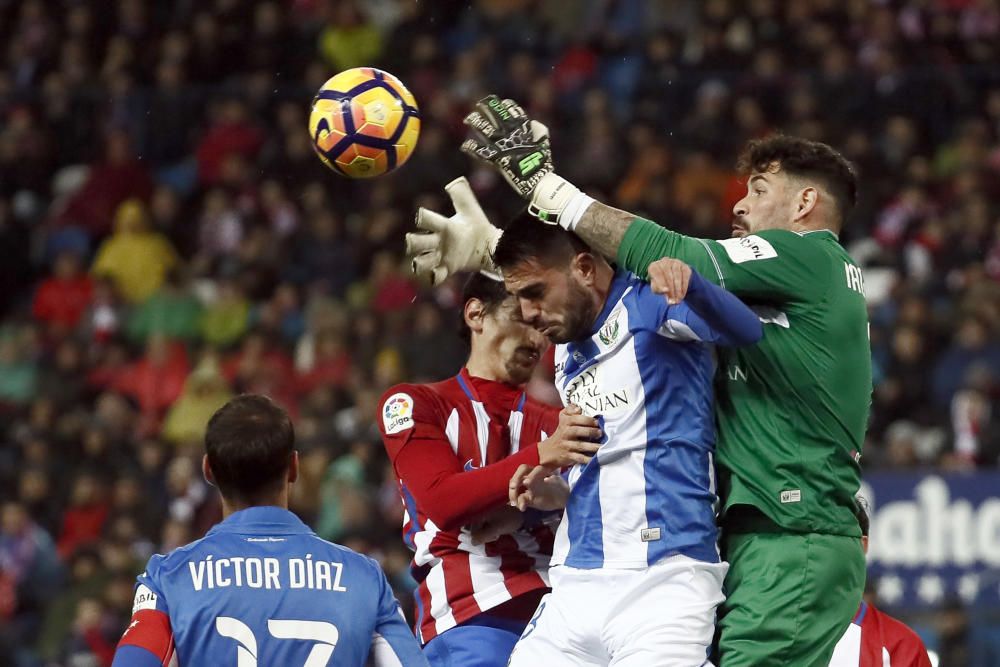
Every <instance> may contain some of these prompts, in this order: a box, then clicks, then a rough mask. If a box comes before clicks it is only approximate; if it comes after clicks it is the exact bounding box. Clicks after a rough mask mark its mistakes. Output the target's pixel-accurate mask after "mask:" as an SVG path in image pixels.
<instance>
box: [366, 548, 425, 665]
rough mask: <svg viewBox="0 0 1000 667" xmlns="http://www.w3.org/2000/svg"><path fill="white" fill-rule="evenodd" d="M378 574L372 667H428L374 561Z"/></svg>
mask: <svg viewBox="0 0 1000 667" xmlns="http://www.w3.org/2000/svg"><path fill="white" fill-rule="evenodd" d="M372 565H373V566H374V567H375V569H376V570H377V571H378V578H379V602H378V618H377V619H376V622H375V633H374V634H373V635H372V645H371V662H372V664H374V665H375V667H410V666H411V665H413V666H415V667H420V666H421V665H427V664H428V663H427V658H425V657H424V654H423V652H422V651H421V650H420V644H418V643H417V640H416V639H414V637H413V633H412V632H411V631H410V628H409V627H408V626H407V625H406V618H405V617H404V616H403V610H402V609H400V608H399V601H398V600H396V596H395V595H393V594H392V588H390V586H389V582H388V581H387V580H386V578H385V574H384V573H383V572H382V569H381V568H380V567H379V566H378V564H377V563H375V562H374V561H373V562H372Z"/></svg>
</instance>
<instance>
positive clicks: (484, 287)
mask: <svg viewBox="0 0 1000 667" xmlns="http://www.w3.org/2000/svg"><path fill="white" fill-rule="evenodd" d="M508 297H510V294H509V293H508V292H507V289H506V288H505V287H504V286H503V281H502V280H497V279H496V278H491V277H489V276H487V275H486V274H484V273H473V274H472V275H471V276H469V279H468V280H466V281H465V286H464V287H463V288H462V310H461V312H460V313H459V314H458V334H459V335H460V336H461V337H462V340H464V341H465V342H466V343H471V342H472V330H471V329H469V325H468V324H466V323H465V304H467V303H469V299H479V301H480V302H482V304H483V310H484V312H485V313H486V314H487V315H488V314H490V313H492V312H493V311H495V310H496V309H497V308H498V307H499V306H500V304H502V303H503V302H504V301H506V300H507V298H508Z"/></svg>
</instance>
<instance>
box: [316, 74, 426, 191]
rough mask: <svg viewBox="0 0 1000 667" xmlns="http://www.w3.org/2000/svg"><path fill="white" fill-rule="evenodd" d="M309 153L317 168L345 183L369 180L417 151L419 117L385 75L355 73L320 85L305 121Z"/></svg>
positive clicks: (400, 86)
mask: <svg viewBox="0 0 1000 667" xmlns="http://www.w3.org/2000/svg"><path fill="white" fill-rule="evenodd" d="M309 134H310V135H311V136H312V140H313V148H315V149H316V154H317V155H319V159H320V160H322V161H323V164H325V165H326V166H328V167H329V168H330V169H333V170H334V171H335V172H337V173H338V174H342V175H344V176H349V177H351V178H371V177H372V176H379V175H381V174H384V173H387V172H390V171H392V170H393V169H395V168H396V167H398V166H400V165H401V164H403V163H404V162H406V161H407V160H408V159H409V157H410V155H412V154H413V149H414V147H415V146H416V145H417V136H418V135H419V134H420V112H419V111H418V110H417V102H416V100H414V99H413V95H412V94H411V93H410V91H408V90H407V89H406V86H404V85H403V83H402V82H401V81H400V80H399V79H397V78H396V77H394V76H393V75H392V74H389V73H388V72H383V71H382V70H379V69H375V68H374V67H355V68H354V69H349V70H347V71H344V72H341V73H340V74H337V75H336V76H334V77H333V78H331V79H330V80H329V81H327V82H326V83H324V84H323V87H322V88H320V89H319V92H318V93H316V97H315V98H314V99H313V103H312V112H311V113H310V115H309Z"/></svg>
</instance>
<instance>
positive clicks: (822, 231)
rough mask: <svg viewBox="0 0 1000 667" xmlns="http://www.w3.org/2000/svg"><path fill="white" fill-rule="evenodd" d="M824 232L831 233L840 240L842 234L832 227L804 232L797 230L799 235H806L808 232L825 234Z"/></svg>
mask: <svg viewBox="0 0 1000 667" xmlns="http://www.w3.org/2000/svg"><path fill="white" fill-rule="evenodd" d="M824 232H825V233H827V234H829V235H830V236H832V237H833V238H835V239H837V240H838V241H839V240H840V236H838V235H837V232H835V231H833V230H832V229H810V230H807V231H804V232H795V233H796V234H798V235H799V236H805V235H806V234H823V233H824Z"/></svg>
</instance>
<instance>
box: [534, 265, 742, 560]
mask: <svg viewBox="0 0 1000 667" xmlns="http://www.w3.org/2000/svg"><path fill="white" fill-rule="evenodd" d="M710 322H711V324H710ZM760 336H761V328H760V322H759V321H758V319H757V317H756V315H754V313H753V311H751V310H750V309H749V308H748V307H747V306H745V305H744V304H743V303H742V302H740V301H739V300H738V299H737V298H736V297H734V296H733V295H732V294H729V293H728V292H726V291H725V290H722V289H721V288H718V287H716V286H714V285H711V284H710V283H708V282H707V281H706V280H704V279H703V278H701V277H700V276H699V275H698V274H697V272H694V273H692V277H691V284H690V287H689V291H688V296H687V298H686V299H685V301H683V302H681V303H679V304H677V305H672V306H671V305H668V304H667V301H666V299H665V298H664V297H663V296H662V295H659V294H654V293H653V291H652V289H651V288H650V286H649V284H648V283H645V282H643V281H642V280H640V279H639V278H638V277H636V276H635V275H634V274H631V273H628V272H626V271H623V270H619V271H618V272H617V273H616V274H615V277H614V281H613V282H612V285H611V290H610V292H609V294H608V298H607V300H606V302H605V307H604V310H603V311H602V312H601V314H600V315H599V316H598V317H597V320H596V322H595V325H594V328H593V330H592V332H591V336H590V337H589V338H587V339H585V340H581V341H575V342H573V343H569V344H566V345H559V346H558V347H557V348H556V386H557V388H558V389H559V392H560V395H561V396H562V399H563V403H565V404H570V403H574V404H576V405H578V406H580V407H581V408H582V410H583V412H584V413H585V414H588V415H590V416H593V417H597V418H598V421H599V422H601V425H602V428H603V430H604V438H603V440H602V445H601V448H600V449H599V450H598V452H597V455H596V456H594V458H593V459H592V460H591V461H590V463H588V464H587V465H586V466H583V465H576V466H574V467H573V468H571V469H570V471H569V476H568V481H569V484H570V487H571V488H572V492H571V494H570V497H569V501H568V504H567V506H566V510H565V512H564V514H563V520H562V522H561V524H560V526H559V531H558V533H557V535H556V542H555V547H554V551H553V556H552V564H553V565H559V564H566V565H569V566H572V567H577V568H584V569H587V568H601V567H613V568H614V567H617V568H643V567H647V566H650V565H653V564H654V563H656V562H658V561H659V560H661V559H663V558H665V557H668V556H672V555H674V554H683V555H686V556H689V557H691V558H695V559H697V560H701V561H707V562H718V561H719V551H718V548H717V545H716V539H717V531H716V525H715V501H716V495H715V479H714V473H713V469H712V452H713V450H714V447H715V427H714V417H713V398H712V377H713V375H714V371H715V361H714V355H713V351H712V345H711V343H719V344H722V345H745V344H749V343H753V342H756V341H757V340H758V339H759V338H760Z"/></svg>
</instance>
